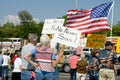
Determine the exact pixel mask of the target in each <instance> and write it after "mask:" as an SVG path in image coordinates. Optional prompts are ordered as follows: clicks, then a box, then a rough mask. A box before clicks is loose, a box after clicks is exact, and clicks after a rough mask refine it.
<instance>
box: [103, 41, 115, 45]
mask: <svg viewBox="0 0 120 80" xmlns="http://www.w3.org/2000/svg"><path fill="white" fill-rule="evenodd" d="M109 45H111V46H113V43H112V42H111V41H106V43H105V46H109Z"/></svg>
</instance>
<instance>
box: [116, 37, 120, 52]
mask: <svg viewBox="0 0 120 80" xmlns="http://www.w3.org/2000/svg"><path fill="white" fill-rule="evenodd" d="M116 52H117V53H120V37H119V38H118V40H117V44H116Z"/></svg>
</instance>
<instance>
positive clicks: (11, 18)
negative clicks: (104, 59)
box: [4, 15, 20, 25]
mask: <svg viewBox="0 0 120 80" xmlns="http://www.w3.org/2000/svg"><path fill="white" fill-rule="evenodd" d="M4 22H5V23H6V22H10V23H13V24H15V25H17V24H20V19H19V17H18V16H14V15H8V16H5V17H4Z"/></svg>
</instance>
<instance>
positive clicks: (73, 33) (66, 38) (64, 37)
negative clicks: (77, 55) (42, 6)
mask: <svg viewBox="0 0 120 80" xmlns="http://www.w3.org/2000/svg"><path fill="white" fill-rule="evenodd" d="M53 29H54V30H55V32H56V33H55V35H54V37H53V40H54V41H55V42H58V43H60V44H64V45H67V46H72V47H78V46H79V39H80V35H81V32H80V31H79V30H76V29H71V28H67V27H64V26H59V27H58V28H53Z"/></svg>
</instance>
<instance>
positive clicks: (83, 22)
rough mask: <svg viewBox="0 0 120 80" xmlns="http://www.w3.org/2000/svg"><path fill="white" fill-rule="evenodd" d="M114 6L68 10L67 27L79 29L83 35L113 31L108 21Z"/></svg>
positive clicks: (106, 5) (103, 5)
mask: <svg viewBox="0 0 120 80" xmlns="http://www.w3.org/2000/svg"><path fill="white" fill-rule="evenodd" d="M112 4H113V2H108V3H104V4H101V5H99V6H97V7H95V8H93V9H90V10H68V11H67V20H66V26H67V27H69V28H74V29H78V30H80V31H81V33H82V34H88V33H93V32H99V31H104V30H111V28H110V27H109V26H108V24H107V21H108V14H109V11H110V9H111V7H112Z"/></svg>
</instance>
